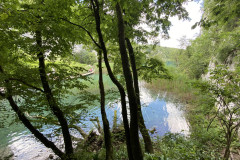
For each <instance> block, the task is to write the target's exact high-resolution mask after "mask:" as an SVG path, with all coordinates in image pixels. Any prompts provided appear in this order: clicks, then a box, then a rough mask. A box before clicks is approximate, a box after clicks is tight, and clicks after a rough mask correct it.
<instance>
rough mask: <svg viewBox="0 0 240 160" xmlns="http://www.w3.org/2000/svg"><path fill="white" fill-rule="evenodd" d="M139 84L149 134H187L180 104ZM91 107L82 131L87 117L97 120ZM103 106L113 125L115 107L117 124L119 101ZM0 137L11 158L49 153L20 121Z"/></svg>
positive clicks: (41, 156)
mask: <svg viewBox="0 0 240 160" xmlns="http://www.w3.org/2000/svg"><path fill="white" fill-rule="evenodd" d="M140 86H141V87H140V92H141V103H142V113H143V117H144V120H145V124H146V127H147V128H148V129H149V130H151V131H152V133H151V136H152V137H156V136H163V135H164V134H165V133H167V132H172V133H183V134H185V135H187V134H188V131H189V127H188V124H187V121H186V119H185V117H184V112H183V111H181V107H182V106H181V105H179V104H175V103H172V102H169V101H165V99H164V98H160V97H164V96H161V95H159V94H151V92H150V90H148V89H147V88H145V87H144V85H143V82H142V83H141V84H140ZM71 101H72V99H71ZM91 108H92V109H91V110H90V111H89V112H90V113H91V116H89V117H86V119H85V121H84V122H85V128H84V127H83V128H84V129H85V131H86V132H88V131H89V130H91V129H92V128H93V127H94V125H93V123H92V121H90V119H91V118H93V117H99V119H100V120H101V112H100V107H99V106H96V107H91ZM106 108H107V110H106V112H107V116H108V120H109V123H110V126H111V127H112V125H113V119H114V117H113V116H114V111H115V110H117V117H118V120H117V121H118V124H121V123H122V118H121V103H120V102H119V101H115V102H110V103H108V104H107V105H106ZM11 113H12V112H11ZM4 119H5V118H4ZM43 128H44V133H45V134H48V133H50V132H52V127H51V126H44V127H43ZM0 136H1V137H0V151H3V152H4V151H5V150H6V148H7V151H9V150H10V151H9V154H13V153H14V155H12V157H13V159H15V160H22V159H24V160H30V159H31V160H40V159H46V158H47V157H48V156H49V154H51V153H52V151H51V150H50V149H47V148H46V147H44V146H43V145H42V144H41V143H40V142H38V141H37V140H36V139H35V138H34V136H32V135H31V134H30V132H29V131H28V130H27V129H26V128H25V127H24V126H23V125H22V124H13V125H11V126H10V127H7V128H6V127H3V128H0ZM5 152H6V151H5ZM12 152H13V153H12ZM0 154H2V153H1V152H0ZM0 159H1V157H0ZM9 159H10V158H9Z"/></svg>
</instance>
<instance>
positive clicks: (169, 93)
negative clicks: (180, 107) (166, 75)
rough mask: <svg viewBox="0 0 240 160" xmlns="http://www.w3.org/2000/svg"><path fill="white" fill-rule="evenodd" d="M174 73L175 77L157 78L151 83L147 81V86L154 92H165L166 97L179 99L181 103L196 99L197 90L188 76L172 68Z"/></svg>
mask: <svg viewBox="0 0 240 160" xmlns="http://www.w3.org/2000/svg"><path fill="white" fill-rule="evenodd" d="M170 70H171V73H173V79H172V80H169V79H155V80H153V81H152V82H151V83H146V84H145V87H146V88H148V89H150V90H151V91H153V92H154V94H158V93H159V92H160V93H164V94H166V96H165V97H164V98H166V99H167V100H168V99H172V100H175V101H179V102H181V103H190V102H191V101H193V100H195V99H196V95H195V92H196V91H197V90H196V89H195V88H193V87H192V86H191V85H190V84H189V82H191V81H192V80H190V79H188V78H187V76H185V75H183V74H180V73H177V71H174V70H173V68H171V69H170Z"/></svg>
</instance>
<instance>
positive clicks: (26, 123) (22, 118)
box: [0, 66, 65, 159]
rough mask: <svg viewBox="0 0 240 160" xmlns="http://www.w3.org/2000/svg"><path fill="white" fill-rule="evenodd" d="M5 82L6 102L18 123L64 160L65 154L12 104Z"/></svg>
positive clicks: (0, 71) (8, 88) (1, 70)
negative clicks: (16, 117)
mask: <svg viewBox="0 0 240 160" xmlns="http://www.w3.org/2000/svg"><path fill="white" fill-rule="evenodd" d="M0 73H2V74H3V69H2V67H1V66H0ZM5 82H6V88H7V94H6V98H7V100H8V102H9V103H10V105H11V107H12V109H13V110H14V112H15V113H16V114H17V116H18V118H19V119H20V121H21V122H22V123H23V124H24V126H25V127H26V128H27V129H29V130H30V132H31V133H32V134H33V135H34V136H35V137H36V138H37V139H38V140H39V141H40V142H42V143H43V144H44V145H45V146H46V147H48V148H51V149H52V150H53V152H54V153H55V154H56V155H58V156H59V157H60V158H61V159H64V158H65V154H64V153H63V152H62V151H61V150H59V149H58V148H57V147H56V146H55V144H54V143H53V142H51V141H49V140H48V139H47V138H46V137H45V136H44V135H43V134H42V133H41V132H39V131H38V130H37V129H36V128H35V127H34V126H33V125H32V124H31V122H30V121H29V120H28V119H27V117H26V116H25V115H24V113H23V112H22V111H21V110H20V109H19V107H18V105H17V104H16V103H15V102H14V100H13V98H12V95H11V87H10V86H9V82H8V80H5Z"/></svg>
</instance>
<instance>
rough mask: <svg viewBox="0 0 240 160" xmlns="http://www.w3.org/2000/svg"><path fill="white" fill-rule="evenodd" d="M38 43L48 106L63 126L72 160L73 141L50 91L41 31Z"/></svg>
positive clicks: (65, 141) (65, 140)
mask: <svg viewBox="0 0 240 160" xmlns="http://www.w3.org/2000/svg"><path fill="white" fill-rule="evenodd" d="M36 43H37V57H38V61H39V74H40V79H41V82H42V86H43V89H44V93H45V96H46V99H47V101H48V104H49V106H50V109H51V110H52V112H53V114H54V115H55V116H56V117H57V119H58V121H59V123H60V125H61V129H62V133H63V139H64V144H65V152H66V155H67V156H68V157H69V159H71V158H70V157H71V156H72V155H73V147H72V139H71V135H70V133H69V128H68V123H67V120H66V119H65V117H64V115H63V112H62V110H61V109H60V108H59V106H58V105H57V103H56V101H55V99H54V97H53V94H52V90H51V89H50V87H49V83H48V81H47V75H46V71H45V60H44V54H43V51H42V35H41V31H40V30H37V31H36Z"/></svg>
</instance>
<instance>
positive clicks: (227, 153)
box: [223, 128, 232, 160]
mask: <svg viewBox="0 0 240 160" xmlns="http://www.w3.org/2000/svg"><path fill="white" fill-rule="evenodd" d="M226 139H227V146H226V149H225V153H224V156H223V158H224V159H225V160H228V159H229V157H230V148H231V142H232V133H231V131H230V128H229V129H228V131H227V134H226Z"/></svg>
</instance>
